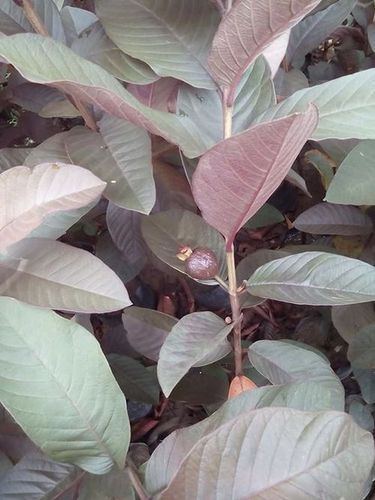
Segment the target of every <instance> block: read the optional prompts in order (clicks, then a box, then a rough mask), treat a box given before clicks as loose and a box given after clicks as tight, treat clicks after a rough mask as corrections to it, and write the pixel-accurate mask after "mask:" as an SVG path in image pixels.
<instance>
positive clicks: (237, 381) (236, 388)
mask: <svg viewBox="0 0 375 500" xmlns="http://www.w3.org/2000/svg"><path fill="white" fill-rule="evenodd" d="M257 387H258V386H257V385H256V384H254V382H253V381H252V380H250V379H249V378H247V377H245V375H239V376H238V377H234V379H233V380H232V382H231V384H230V387H229V393H228V399H232V398H235V397H236V396H238V395H239V394H241V392H245V391H251V390H252V389H256V388H257Z"/></svg>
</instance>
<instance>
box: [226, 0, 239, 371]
mask: <svg viewBox="0 0 375 500" xmlns="http://www.w3.org/2000/svg"><path fill="white" fill-rule="evenodd" d="M227 5H229V2H228V4H227ZM232 119H233V108H232V107H231V106H228V90H227V89H225V90H224V91H223V121H224V139H229V137H231V136H232ZM226 258H227V268H228V293H229V298H230V305H231V309H232V322H233V351H234V367H235V368H234V370H235V375H236V376H238V375H241V374H242V346H241V320H242V316H241V307H240V301H239V297H238V287H237V275H236V265H235V261H234V247H233V241H227V242H226Z"/></svg>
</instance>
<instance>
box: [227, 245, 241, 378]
mask: <svg viewBox="0 0 375 500" xmlns="http://www.w3.org/2000/svg"><path fill="white" fill-rule="evenodd" d="M227 266H228V285H229V286H228V288H229V290H228V292H229V299H230V305H231V309H232V321H233V352H234V371H235V375H236V376H238V375H242V345H241V319H242V316H241V307H240V301H239V298H238V292H237V276H236V266H235V262H234V249H233V245H232V249H231V251H230V252H227Z"/></svg>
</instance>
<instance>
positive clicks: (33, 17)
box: [17, 0, 97, 131]
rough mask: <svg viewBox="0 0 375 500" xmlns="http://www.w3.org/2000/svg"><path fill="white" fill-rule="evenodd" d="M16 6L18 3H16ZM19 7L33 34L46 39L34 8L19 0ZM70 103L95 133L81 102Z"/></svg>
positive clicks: (44, 31) (46, 33)
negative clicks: (33, 31)
mask: <svg viewBox="0 0 375 500" xmlns="http://www.w3.org/2000/svg"><path fill="white" fill-rule="evenodd" d="M17 4H18V2H17ZM21 7H22V9H23V11H24V13H25V16H26V17H27V19H28V21H29V23H30V24H31V26H32V27H33V28H34V30H35V32H36V33H38V34H39V35H43V36H46V37H48V36H49V33H48V30H47V28H46V27H45V25H44V24H43V22H42V20H41V19H40V17H39V16H38V14H37V13H36V12H35V10H34V7H33V6H32V4H31V2H30V0H21ZM70 101H71V102H72V103H73V104H74V106H75V107H76V108H77V109H78V111H79V112H80V114H81V116H82V118H83V119H84V121H85V124H86V126H87V127H88V128H89V129H91V130H94V131H97V126H96V122H95V119H94V117H93V115H92V114H91V112H90V110H89V109H88V108H87V107H86V105H85V104H83V102H81V101H80V100H79V99H76V98H75V97H73V96H72V97H71V99H70Z"/></svg>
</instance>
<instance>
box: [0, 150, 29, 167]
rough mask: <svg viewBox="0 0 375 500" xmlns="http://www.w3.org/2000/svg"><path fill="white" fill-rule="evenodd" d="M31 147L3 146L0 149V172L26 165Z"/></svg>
mask: <svg viewBox="0 0 375 500" xmlns="http://www.w3.org/2000/svg"><path fill="white" fill-rule="evenodd" d="M30 151H31V149H30V148H3V149H0V173H1V172H4V170H8V169H10V168H12V167H17V166H19V165H24V161H25V159H26V158H27V156H28V155H29V153H30Z"/></svg>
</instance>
